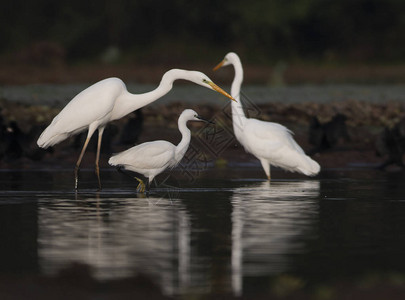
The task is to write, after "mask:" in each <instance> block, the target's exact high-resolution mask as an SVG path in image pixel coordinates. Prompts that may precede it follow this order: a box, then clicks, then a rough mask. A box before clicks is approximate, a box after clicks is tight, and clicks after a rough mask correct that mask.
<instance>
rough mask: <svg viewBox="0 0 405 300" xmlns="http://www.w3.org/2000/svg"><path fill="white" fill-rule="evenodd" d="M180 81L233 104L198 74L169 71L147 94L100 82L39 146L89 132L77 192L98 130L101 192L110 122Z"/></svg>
mask: <svg viewBox="0 0 405 300" xmlns="http://www.w3.org/2000/svg"><path fill="white" fill-rule="evenodd" d="M177 79H184V80H188V81H191V82H194V83H196V84H199V85H201V86H204V87H206V88H209V89H212V90H215V91H217V92H219V93H222V94H223V95H225V96H227V97H228V98H230V99H232V100H234V99H233V98H232V97H231V96H230V95H229V94H227V93H226V92H225V91H223V90H222V89H221V88H219V87H218V86H217V85H215V84H214V83H213V82H212V81H211V79H209V78H208V77H207V76H206V75H205V74H203V73H201V72H197V71H186V70H180V69H172V70H169V71H167V72H166V73H165V74H164V75H163V77H162V80H161V82H160V84H159V86H158V87H157V88H156V89H155V90H153V91H150V92H147V93H144V94H138V95H136V94H131V93H129V92H128V91H127V88H126V86H125V84H124V82H123V81H122V80H121V79H119V78H107V79H104V80H101V81H99V82H97V83H95V84H93V85H92V86H90V87H88V88H87V89H85V90H83V91H82V92H80V93H79V94H78V95H77V96H75V97H74V98H73V99H72V100H71V101H70V102H69V103H68V104H67V105H66V106H65V107H64V108H63V109H62V111H61V112H60V113H59V114H58V115H57V116H56V117H55V118H54V119H53V120H52V123H51V124H50V125H49V126H48V127H47V128H46V129H45V130H44V132H43V133H42V134H41V136H40V137H39V139H38V141H37V143H38V146H39V147H41V148H48V147H50V146H53V145H55V144H58V143H59V142H61V141H63V140H65V139H66V138H68V137H69V136H72V135H75V134H77V133H80V132H82V131H84V130H86V129H88V134H87V139H86V142H85V144H84V146H83V149H82V151H81V153H80V156H79V159H78V161H77V163H76V168H75V188H76V189H77V183H78V169H79V166H80V163H81V160H82V158H83V155H84V152H85V151H86V147H87V145H88V142H89V140H90V138H91V136H92V135H93V133H94V132H95V131H96V130H98V133H99V136H98V145H97V146H98V147H97V156H96V174H97V178H98V181H99V187H100V188H101V183H100V175H99V167H98V161H99V155H100V146H101V138H102V135H103V131H104V128H105V126H106V125H107V123H108V122H110V121H113V120H117V119H120V118H122V117H124V116H125V115H127V114H129V113H130V112H132V111H134V110H137V109H138V108H141V107H143V106H145V105H147V104H149V103H151V102H153V101H155V100H157V99H159V98H160V97H162V96H163V95H165V94H167V93H168V92H169V91H170V90H171V89H172V87H173V82H174V81H175V80H177Z"/></svg>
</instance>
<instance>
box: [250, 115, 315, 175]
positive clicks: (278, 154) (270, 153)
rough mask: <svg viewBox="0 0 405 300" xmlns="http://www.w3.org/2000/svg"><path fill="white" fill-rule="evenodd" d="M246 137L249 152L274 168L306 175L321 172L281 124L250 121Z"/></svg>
mask: <svg viewBox="0 0 405 300" xmlns="http://www.w3.org/2000/svg"><path fill="white" fill-rule="evenodd" d="M251 121H253V122H251ZM244 136H245V139H246V144H247V145H248V147H247V148H248V149H247V150H248V151H249V152H251V153H252V154H253V155H255V156H256V157H258V158H263V159H266V160H267V161H269V162H270V163H271V164H272V165H274V166H278V167H281V168H284V169H286V170H290V171H299V172H302V173H304V174H313V173H314V172H318V171H319V170H318V171H316V170H317V169H318V167H319V166H317V164H316V163H315V162H314V161H313V160H312V159H311V158H310V157H308V156H306V155H305V153H304V151H303V150H302V148H301V147H300V146H299V145H298V144H297V143H296V142H295V141H294V139H293V137H292V134H291V131H289V130H288V129H287V128H286V127H284V126H282V125H280V124H277V123H271V122H263V121H259V120H255V119H250V120H249V122H248V123H247V124H246V125H245V128H244Z"/></svg>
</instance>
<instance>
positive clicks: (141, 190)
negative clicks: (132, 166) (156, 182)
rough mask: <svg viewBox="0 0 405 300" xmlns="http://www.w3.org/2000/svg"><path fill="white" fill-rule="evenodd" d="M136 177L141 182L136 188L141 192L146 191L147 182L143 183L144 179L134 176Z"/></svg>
mask: <svg viewBox="0 0 405 300" xmlns="http://www.w3.org/2000/svg"><path fill="white" fill-rule="evenodd" d="M134 178H135V179H136V180H138V181H139V184H138V186H137V187H136V190H137V191H139V192H140V193H144V192H145V183H143V180H142V179H140V178H138V177H134Z"/></svg>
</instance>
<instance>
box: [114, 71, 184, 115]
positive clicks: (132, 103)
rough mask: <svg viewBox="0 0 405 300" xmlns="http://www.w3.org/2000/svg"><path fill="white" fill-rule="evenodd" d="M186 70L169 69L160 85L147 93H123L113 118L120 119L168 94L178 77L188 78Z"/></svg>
mask: <svg viewBox="0 0 405 300" xmlns="http://www.w3.org/2000/svg"><path fill="white" fill-rule="evenodd" d="M186 72H187V71H184V70H178V69H172V70H169V71H167V72H166V73H165V74H164V75H163V77H162V80H161V81H160V84H159V86H158V87H157V88H156V89H154V90H152V91H150V92H147V93H143V94H131V93H130V92H128V91H125V92H124V93H122V94H121V95H120V96H119V97H118V98H117V99H116V102H115V106H114V109H113V113H112V117H111V120H117V119H120V118H122V117H124V116H126V115H127V114H129V113H131V112H133V111H134V110H137V109H139V108H141V107H144V106H146V105H148V104H150V103H152V102H153V101H155V100H157V99H159V98H160V97H162V96H164V95H166V94H167V93H168V92H169V91H170V90H171V89H172V87H173V82H174V81H175V80H176V79H187V78H186Z"/></svg>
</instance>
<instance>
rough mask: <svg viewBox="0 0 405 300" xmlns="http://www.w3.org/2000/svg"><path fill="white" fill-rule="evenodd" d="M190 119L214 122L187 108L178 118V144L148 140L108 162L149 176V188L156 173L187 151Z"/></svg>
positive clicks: (180, 157)
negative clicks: (179, 139)
mask: <svg viewBox="0 0 405 300" xmlns="http://www.w3.org/2000/svg"><path fill="white" fill-rule="evenodd" d="M188 121H204V122H207V123H212V122H210V121H207V120H204V119H203V118H201V117H200V116H199V115H198V114H197V113H196V112H195V111H194V110H192V109H186V110H184V111H183V112H182V113H181V115H180V117H179V120H178V126H179V130H180V132H181V135H182V138H181V141H180V143H179V144H178V145H177V146H175V145H173V144H172V143H170V142H167V141H161V140H160V141H153V142H146V143H143V144H140V145H137V146H135V147H132V148H130V149H128V150H125V151H123V152H121V153H118V154H116V155H114V156H112V157H111V158H110V160H109V161H108V163H109V164H110V165H112V166H117V167H122V168H124V169H125V170H129V171H132V172H136V173H139V174H142V175H143V176H145V177H147V178H148V189H149V186H150V183H151V182H152V180H153V178H155V176H156V175H158V174H160V173H162V172H163V171H164V170H166V169H167V168H174V167H175V166H176V165H177V164H178V163H179V162H180V161H181V159H182V158H183V156H184V154H185V153H186V152H187V149H188V146H189V144H190V139H191V132H190V129H188V128H187V122H188ZM134 178H135V179H136V180H138V181H139V184H138V187H137V190H139V191H140V192H144V191H145V184H144V183H143V181H142V179H140V178H138V177H134Z"/></svg>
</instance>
